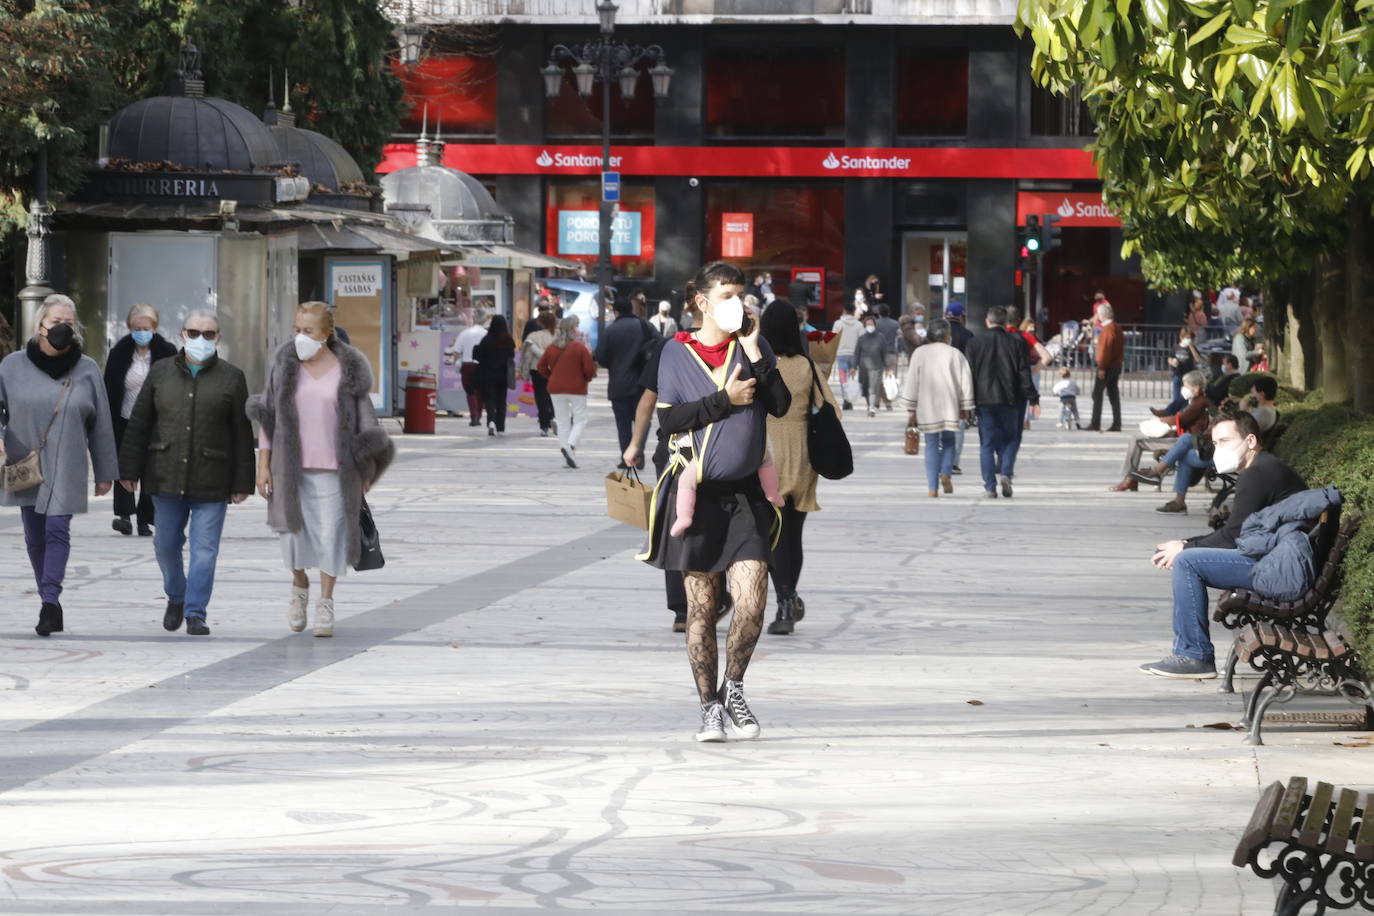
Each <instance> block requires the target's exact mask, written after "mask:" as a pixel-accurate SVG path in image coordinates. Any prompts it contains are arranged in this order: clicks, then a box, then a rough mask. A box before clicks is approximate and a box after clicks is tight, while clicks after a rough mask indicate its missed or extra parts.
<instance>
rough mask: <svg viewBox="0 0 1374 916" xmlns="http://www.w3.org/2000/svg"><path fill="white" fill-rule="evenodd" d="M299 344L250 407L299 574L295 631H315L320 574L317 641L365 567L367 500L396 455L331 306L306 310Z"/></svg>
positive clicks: (263, 478)
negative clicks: (338, 592)
mask: <svg viewBox="0 0 1374 916" xmlns="http://www.w3.org/2000/svg"><path fill="white" fill-rule="evenodd" d="M295 331H296V336H295V338H294V339H293V340H291V341H289V342H287V343H286V344H283V345H282V346H281V348H279V349H278V350H277V352H276V355H275V356H274V357H273V359H272V365H271V366H270V368H269V369H268V373H267V388H266V390H265V391H263V393H262V394H259V395H255V396H253V397H252V398H250V399H249V402H248V416H249V417H250V418H251V419H253V420H256V421H257V422H258V423H259V425H260V427H261V431H260V436H259V439H258V492H259V493H260V494H261V495H262V497H263V498H264V499H266V500H267V502H268V509H267V521H268V524H269V525H271V526H272V529H273V530H274V531H277V532H278V533H279V534H281V538H282V557H283V560H284V561H285V564H286V567H287V568H288V569H290V570H291V576H292V589H291V604H290V607H289V609H288V611H287V624H288V625H289V626H290V627H291V629H292V631H293V632H297V633H299V632H300V631H301V630H304V629H305V623H306V607H307V605H308V604H309V602H310V578H309V576H307V575H306V572H307V570H310V569H318V570H319V571H320V597H319V599H318V600H317V601H316V602H315V628H314V632H315V635H316V636H333V635H334V582H335V580H336V579H338V578H339V577H340V576H342V575H344V573H345V571H346V570H347V567H348V566H349V565H351V564H353V563H356V562H357V561H358V555H359V553H360V546H361V541H360V538H361V533H360V531H359V513H360V511H361V509H362V501H363V494H364V493H366V492H367V491H368V490H369V489H371V488H372V484H373V483H375V482H376V480H377V478H378V477H380V476H381V475H382V472H383V471H385V470H386V468H387V466H388V465H390V464H391V459H392V457H393V456H394V455H395V453H396V447H395V446H394V445H392V443H391V439H390V437H388V436H387V434H386V432H385V430H383V429H382V427H381V425H380V424H379V423H378V422H377V415H376V413H375V412H374V410H373V408H372V369H371V367H370V366H369V365H368V363H367V357H366V356H364V355H363V354H362V352H361V351H359V350H355V349H354V348H353V347H350V346H349V345H348V344H345V343H343V342H342V341H340V340H339V339H338V337H337V336H335V334H334V317H333V314H332V313H331V312H330V310H329V306H328V305H326V304H325V303H323V302H303V303H301V305H300V307H299V308H298V309H297V310H296V322H295Z"/></svg>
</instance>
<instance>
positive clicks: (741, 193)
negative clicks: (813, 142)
mask: <svg viewBox="0 0 1374 916" xmlns="http://www.w3.org/2000/svg"><path fill="white" fill-rule="evenodd" d="M722 257H723V258H725V259H726V260H728V261H730V262H731V263H733V264H736V265H738V266H739V267H740V268H741V269H743V270H744V272H745V273H746V274H747V275H748V276H749V278H750V279H751V280H752V279H753V276H754V275H755V274H757V273H760V272H762V271H765V270H766V271H769V272H770V273H772V275H773V292H774V293H775V294H776V295H778V296H782V297H785V296H788V295H789V284H790V282H791V280H792V279H793V271H794V270H796V269H799V268H813V269H814V268H820V269H823V270H824V271H825V295H824V301H823V302H822V303H821V307H823V308H824V309H825V317H826V318H827V319H834V318H836V317H838V316H839V312H840V307H841V303H842V302H843V300H844V188H842V187H840V186H839V185H814V184H813V185H808V186H799V185H792V184H782V183H776V182H769V181H741V182H718V183H717V182H713V183H712V184H711V185H710V187H708V188H707V191H706V258H707V260H715V259H717V258H722Z"/></svg>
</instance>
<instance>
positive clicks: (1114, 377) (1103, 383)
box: [1092, 368, 1121, 429]
mask: <svg viewBox="0 0 1374 916" xmlns="http://www.w3.org/2000/svg"><path fill="white" fill-rule="evenodd" d="M1102 374H1103V375H1104V376H1106V378H1100V379H1097V380H1096V381H1095V382H1093V422H1092V425H1093V426H1094V427H1100V426H1101V425H1102V395H1103V394H1106V395H1107V400H1109V401H1111V402H1112V426H1113V427H1114V428H1116V429H1120V428H1121V390H1120V388H1119V387H1118V386H1119V383H1120V381H1121V369H1120V368H1116V369H1107V370H1106V371H1104V372H1103V373H1102Z"/></svg>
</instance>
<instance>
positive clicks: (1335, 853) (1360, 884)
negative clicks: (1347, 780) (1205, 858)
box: [1231, 776, 1374, 916]
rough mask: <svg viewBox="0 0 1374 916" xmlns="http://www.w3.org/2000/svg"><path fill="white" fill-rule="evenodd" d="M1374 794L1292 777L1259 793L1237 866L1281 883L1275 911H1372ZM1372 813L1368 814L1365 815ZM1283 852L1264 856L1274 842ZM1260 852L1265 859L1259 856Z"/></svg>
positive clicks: (1283, 915)
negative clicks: (1311, 905)
mask: <svg viewBox="0 0 1374 916" xmlns="http://www.w3.org/2000/svg"><path fill="white" fill-rule="evenodd" d="M1372 803H1374V796H1371V795H1370V794H1368V793H1362V792H1357V791H1355V790H1354V789H1347V788H1337V787H1335V786H1333V785H1331V784H1330V783H1325V782H1319V783H1317V784H1316V785H1315V786H1313V787H1312V788H1311V790H1310V792H1309V789H1308V784H1307V780H1306V779H1304V778H1302V777H1301V776H1294V777H1293V778H1292V779H1290V780H1288V785H1287V786H1284V784H1283V783H1281V782H1277V781H1275V782H1272V783H1270V784H1269V786H1268V788H1266V789H1265V790H1264V793H1263V794H1262V795H1261V796H1260V800H1259V804H1257V805H1256V806H1255V811H1254V813H1253V814H1251V815H1250V822H1249V823H1248V824H1247V825H1246V827H1245V833H1244V834H1243V835H1242V836H1241V838H1240V844H1239V845H1238V846H1237V847H1236V854H1235V855H1234V856H1233V857H1232V858H1231V863H1232V864H1233V865H1235V866H1236V867H1237V868H1247V867H1248V868H1250V869H1252V870H1253V871H1254V872H1255V874H1257V875H1259V876H1260V877H1261V878H1275V877H1276V878H1278V879H1279V880H1280V881H1282V882H1283V888H1282V890H1281V891H1280V892H1279V895H1278V902H1277V903H1276V904H1275V906H1274V913H1275V916H1298V914H1299V913H1300V912H1301V911H1302V909H1303V907H1305V906H1307V904H1309V903H1312V904H1315V908H1314V909H1313V913H1314V914H1316V916H1321V914H1322V913H1325V912H1326V910H1327V909H1328V908H1330V909H1339V910H1346V909H1352V908H1354V907H1355V906H1360V907H1362V908H1364V909H1366V910H1371V911H1374V808H1371V804H1372ZM1366 812H1368V813H1369V816H1368V817H1366V816H1365V813H1366ZM1274 845H1277V846H1279V847H1280V848H1279V849H1278V851H1277V852H1275V853H1271V854H1268V855H1265V853H1266V851H1267V850H1268V849H1269V847H1270V846H1274ZM1261 856H1264V858H1266V859H1267V862H1262V861H1261Z"/></svg>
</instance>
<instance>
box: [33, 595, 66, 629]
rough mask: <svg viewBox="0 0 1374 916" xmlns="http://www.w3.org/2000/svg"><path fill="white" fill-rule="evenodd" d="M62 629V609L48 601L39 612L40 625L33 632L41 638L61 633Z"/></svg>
mask: <svg viewBox="0 0 1374 916" xmlns="http://www.w3.org/2000/svg"><path fill="white" fill-rule="evenodd" d="M61 629H62V609H61V608H60V607H58V606H57V605H56V604H53V603H51V602H48V601H44V602H43V606H42V607H41V608H39V610H38V625H37V626H36V627H34V628H33V631H34V632H35V633H37V634H38V635H39V636H47V635H48V634H49V633H56V632H60V631H61Z"/></svg>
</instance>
